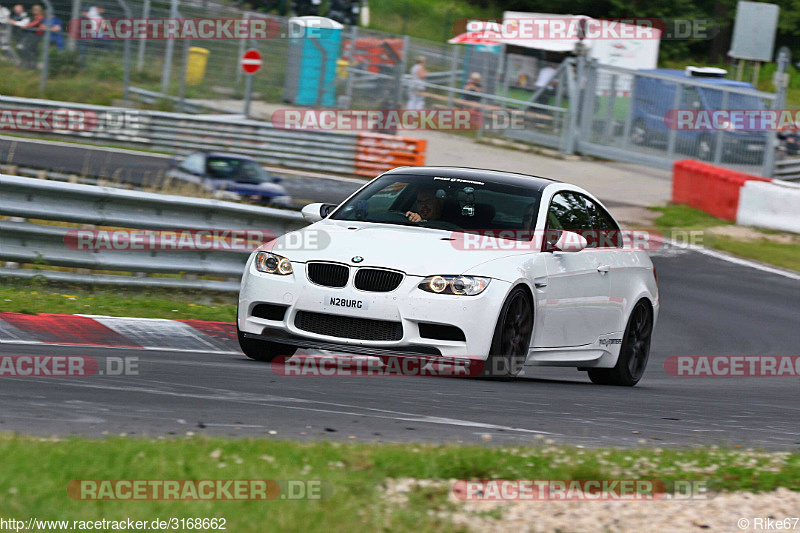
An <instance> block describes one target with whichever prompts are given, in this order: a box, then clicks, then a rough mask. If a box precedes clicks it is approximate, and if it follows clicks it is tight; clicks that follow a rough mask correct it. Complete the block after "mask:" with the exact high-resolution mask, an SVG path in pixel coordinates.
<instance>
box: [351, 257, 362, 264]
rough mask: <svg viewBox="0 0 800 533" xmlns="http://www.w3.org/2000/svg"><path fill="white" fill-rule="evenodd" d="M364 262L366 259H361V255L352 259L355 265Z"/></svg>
mask: <svg viewBox="0 0 800 533" xmlns="http://www.w3.org/2000/svg"><path fill="white" fill-rule="evenodd" d="M363 260H364V258H363V257H361V256H360V255H356V256H354V257H353V259H351V261H353V263H360V262H361V261H363Z"/></svg>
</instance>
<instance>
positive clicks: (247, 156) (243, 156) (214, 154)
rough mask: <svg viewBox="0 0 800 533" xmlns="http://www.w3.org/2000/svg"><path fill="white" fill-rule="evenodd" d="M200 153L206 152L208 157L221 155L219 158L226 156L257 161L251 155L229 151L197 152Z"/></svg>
mask: <svg viewBox="0 0 800 533" xmlns="http://www.w3.org/2000/svg"><path fill="white" fill-rule="evenodd" d="M196 153H200V154H204V155H205V156H206V157H219V158H223V157H224V158H226V159H246V160H248V161H255V159H253V158H252V157H250V156H249V155H242V154H232V153H229V152H202V151H201V152H196Z"/></svg>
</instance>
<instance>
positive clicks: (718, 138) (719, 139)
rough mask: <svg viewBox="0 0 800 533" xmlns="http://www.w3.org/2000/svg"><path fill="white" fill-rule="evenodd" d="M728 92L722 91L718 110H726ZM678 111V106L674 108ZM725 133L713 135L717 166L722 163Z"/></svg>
mask: <svg viewBox="0 0 800 533" xmlns="http://www.w3.org/2000/svg"><path fill="white" fill-rule="evenodd" d="M730 94H731V93H730V92H728V91H725V90H723V91H722V103H721V105H720V109H728V101H729V100H730ZM675 109H678V106H675ZM724 139H725V131H724V130H722V131H718V132H716V133H715V134H714V164H715V165H719V164H720V163H721V162H722V150H723V147H724V145H725V143H724Z"/></svg>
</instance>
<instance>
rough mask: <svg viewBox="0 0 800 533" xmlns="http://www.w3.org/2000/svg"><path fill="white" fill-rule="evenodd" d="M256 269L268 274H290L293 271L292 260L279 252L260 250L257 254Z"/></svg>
mask: <svg viewBox="0 0 800 533" xmlns="http://www.w3.org/2000/svg"><path fill="white" fill-rule="evenodd" d="M256 270H258V271H259V272H266V273H267V274H277V275H279V276H288V275H289V274H291V273H292V262H291V261H289V260H288V259H286V258H285V257H281V256H279V255H277V254H273V253H270V252H258V254H256Z"/></svg>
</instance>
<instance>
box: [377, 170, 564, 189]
mask: <svg viewBox="0 0 800 533" xmlns="http://www.w3.org/2000/svg"><path fill="white" fill-rule="evenodd" d="M386 174H393V175H394V174H408V175H414V176H441V177H445V178H459V179H464V180H489V181H492V182H495V183H507V184H509V185H515V186H517V187H531V188H533V189H536V190H542V189H544V188H545V187H547V186H548V185H552V184H553V183H558V182H557V181H556V180H552V179H550V178H543V177H541V176H529V175H527V174H519V173H517V172H504V171H500V170H488V169H482V168H464V167H399V168H395V169H392V170H389V171H388V172H385V173H384V175H386Z"/></svg>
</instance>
